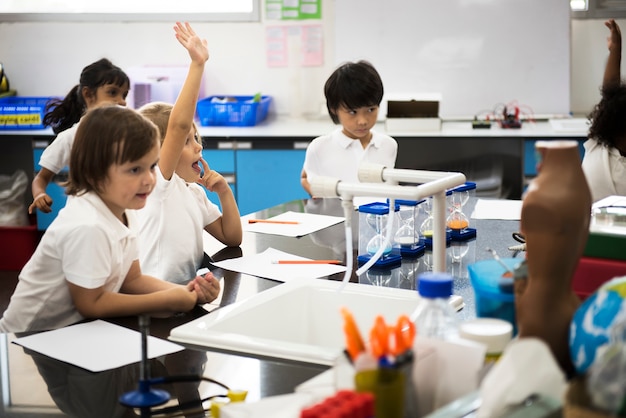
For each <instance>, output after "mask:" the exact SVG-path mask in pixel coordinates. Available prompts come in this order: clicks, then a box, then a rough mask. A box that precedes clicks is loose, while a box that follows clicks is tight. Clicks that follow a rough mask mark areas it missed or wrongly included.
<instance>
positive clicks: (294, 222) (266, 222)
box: [248, 219, 300, 225]
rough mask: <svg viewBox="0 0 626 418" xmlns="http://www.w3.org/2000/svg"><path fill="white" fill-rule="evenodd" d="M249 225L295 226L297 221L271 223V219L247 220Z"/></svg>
mask: <svg viewBox="0 0 626 418" xmlns="http://www.w3.org/2000/svg"><path fill="white" fill-rule="evenodd" d="M248 223H249V224H283V225H297V224H299V223H300V222H298V221H273V220H271V219H248Z"/></svg>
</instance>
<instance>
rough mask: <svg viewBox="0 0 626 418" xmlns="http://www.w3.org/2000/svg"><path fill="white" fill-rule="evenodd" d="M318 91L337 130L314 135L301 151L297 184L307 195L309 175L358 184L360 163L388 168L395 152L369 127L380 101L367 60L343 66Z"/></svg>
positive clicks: (379, 90)
mask: <svg viewBox="0 0 626 418" xmlns="http://www.w3.org/2000/svg"><path fill="white" fill-rule="evenodd" d="M324 95H325V96H326V107H327V108H328V113H329V115H330V117H331V119H332V121H333V122H334V123H335V124H336V125H337V124H341V128H338V129H336V130H334V131H333V132H331V133H330V134H327V135H323V136H320V137H318V138H315V139H314V140H313V141H312V142H311V143H310V144H309V146H308V148H307V150H306V156H305V160H304V167H303V169H302V175H301V178H300V182H301V184H302V187H304V190H306V191H307V193H309V195H312V193H311V187H310V184H309V180H310V179H312V178H313V177H315V176H328V177H334V178H337V179H339V180H342V181H346V182H350V183H358V181H359V180H358V169H359V165H360V164H361V162H362V161H368V162H374V163H380V164H383V165H385V166H386V167H389V168H393V167H394V166H395V163H396V155H397V152H398V144H397V142H396V140H395V139H393V138H392V137H390V136H388V135H384V134H382V133H378V132H376V131H374V130H372V128H373V127H374V125H375V124H376V120H377V118H378V108H379V106H380V102H381V101H382V99H383V82H382V80H381V79H380V76H379V74H378V72H377V71H376V69H375V68H374V67H373V66H372V64H370V63H369V62H367V61H358V62H349V63H346V64H343V65H342V66H340V67H339V68H337V69H336V70H335V71H334V72H333V73H332V74H331V75H330V77H329V78H328V80H327V81H326V84H325V85H324Z"/></svg>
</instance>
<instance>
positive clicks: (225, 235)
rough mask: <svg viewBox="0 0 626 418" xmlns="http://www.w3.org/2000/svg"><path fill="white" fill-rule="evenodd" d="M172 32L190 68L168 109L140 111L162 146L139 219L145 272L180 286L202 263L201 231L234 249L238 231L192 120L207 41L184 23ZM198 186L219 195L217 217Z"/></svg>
mask: <svg viewBox="0 0 626 418" xmlns="http://www.w3.org/2000/svg"><path fill="white" fill-rule="evenodd" d="M175 30H176V39H177V40H178V41H179V42H180V43H181V45H183V46H184V47H185V48H186V49H187V50H188V52H189V56H190V57H191V64H190V65H189V72H188V74H187V78H186V79H185V82H184V84H183V87H182V89H181V91H180V93H179V95H178V98H177V99H176V103H175V104H174V105H173V106H171V105H168V104H166V103H149V104H147V105H144V106H143V107H142V108H141V109H139V112H140V113H141V114H142V115H144V116H145V117H146V118H148V119H150V120H152V121H153V122H154V123H155V124H156V125H157V126H158V127H159V130H160V133H161V140H162V144H161V159H160V160H159V164H158V167H157V170H156V175H157V182H156V186H155V189H154V193H153V194H152V196H150V199H148V202H147V204H146V207H145V208H144V209H142V210H140V211H139V212H138V217H139V219H140V222H141V227H140V234H139V238H140V251H141V252H140V260H141V265H142V266H143V268H144V270H145V271H146V272H147V273H149V274H152V275H154V276H156V277H160V278H162V279H164V280H167V281H171V282H175V283H181V281H183V280H184V281H186V280H188V279H189V277H194V276H195V272H196V270H197V269H198V268H199V267H200V266H201V264H202V261H203V259H204V245H203V232H202V231H203V230H206V231H207V232H208V233H209V234H210V235H212V236H213V237H215V238H217V239H218V240H219V241H220V242H222V243H223V244H225V245H227V246H238V245H239V244H241V238H242V228H241V218H240V215H239V209H238V208H237V203H236V202H235V197H234V196H233V192H232V190H231V189H230V186H229V185H228V183H227V182H226V180H225V179H224V177H222V176H221V175H220V174H218V173H217V172H215V171H212V170H211V169H210V168H209V166H208V164H207V163H206V161H204V160H203V159H202V140H201V138H200V136H199V134H198V131H197V129H196V126H195V124H194V121H193V119H194V116H195V111H196V103H197V100H198V94H199V91H200V84H201V81H202V76H203V74H204V66H205V62H206V61H207V60H208V58H209V51H208V49H207V42H206V40H202V39H200V38H199V37H198V36H197V35H196V34H195V32H194V31H193V29H192V28H191V26H189V24H185V25H182V24H180V23H179V24H177V26H176V27H175ZM196 183H198V184H196ZM200 185H202V186H204V187H206V188H207V189H208V190H210V191H212V192H215V193H217V194H218V196H219V200H220V203H221V205H222V213H220V210H219V208H218V207H217V206H216V205H214V204H213V203H211V202H210V201H209V199H208V198H207V196H206V192H205V191H204V189H203V188H202V187H200Z"/></svg>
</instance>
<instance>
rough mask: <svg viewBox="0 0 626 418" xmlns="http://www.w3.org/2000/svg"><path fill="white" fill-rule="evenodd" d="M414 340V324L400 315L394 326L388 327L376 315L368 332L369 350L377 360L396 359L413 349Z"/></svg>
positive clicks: (379, 316)
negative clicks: (390, 357) (389, 357)
mask: <svg viewBox="0 0 626 418" xmlns="http://www.w3.org/2000/svg"><path fill="white" fill-rule="evenodd" d="M414 339H415V324H414V323H413V322H412V321H411V320H410V319H409V317H408V316H407V315H401V316H400V317H399V318H398V321H397V323H396V325H395V326H391V325H389V326H388V325H387V324H386V323H385V319H384V318H383V317H382V316H381V315H378V316H376V319H375V320H374V326H373V327H372V330H371V331H370V349H371V351H372V355H373V356H374V357H375V358H377V359H380V358H384V357H387V356H389V355H392V356H394V357H398V356H400V355H402V354H403V353H405V352H407V351H409V350H410V349H411V347H413V340H414Z"/></svg>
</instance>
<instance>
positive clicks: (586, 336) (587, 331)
mask: <svg viewBox="0 0 626 418" xmlns="http://www.w3.org/2000/svg"><path fill="white" fill-rule="evenodd" d="M623 320H626V276H623V277H617V278H614V279H612V280H610V281H608V282H606V283H604V284H602V285H601V286H600V287H599V288H598V290H596V291H595V292H594V293H593V294H592V295H591V296H589V297H588V298H587V299H586V300H585V301H584V302H583V303H582V304H581V305H580V306H579V307H578V309H577V310H576V312H575V313H574V317H573V318H572V322H571V324H570V335H569V345H570V354H571V356H572V362H573V363H574V366H575V367H576V371H577V372H578V373H579V374H583V373H585V372H586V371H587V369H588V368H589V366H591V365H592V364H593V362H594V361H595V359H596V356H598V355H599V353H600V351H599V350H602V348H603V346H605V345H606V344H607V343H608V342H609V339H610V336H611V329H612V328H613V325H615V324H616V323H618V322H619V321H623Z"/></svg>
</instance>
